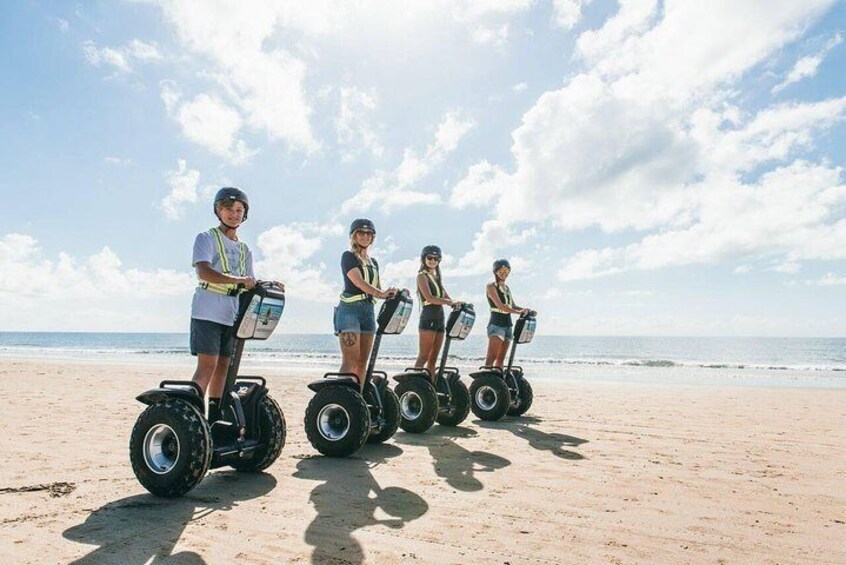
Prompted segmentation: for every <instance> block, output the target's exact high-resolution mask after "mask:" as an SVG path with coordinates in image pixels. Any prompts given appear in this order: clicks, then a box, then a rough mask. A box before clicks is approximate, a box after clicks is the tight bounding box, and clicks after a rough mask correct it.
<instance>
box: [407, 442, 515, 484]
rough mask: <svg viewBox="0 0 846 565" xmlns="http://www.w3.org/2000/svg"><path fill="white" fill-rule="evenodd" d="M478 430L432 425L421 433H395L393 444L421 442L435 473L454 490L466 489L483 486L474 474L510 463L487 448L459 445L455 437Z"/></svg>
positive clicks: (418, 443) (415, 443)
mask: <svg viewBox="0 0 846 565" xmlns="http://www.w3.org/2000/svg"><path fill="white" fill-rule="evenodd" d="M475 435H478V434H477V432H476V431H475V430H473V429H470V428H465V427H463V426H456V427H454V428H451V427H448V426H433V427H432V428H430V429H429V431H427V432H426V433H424V434H408V433H405V432H399V433H397V435H395V436H394V441H395V442H396V443H402V444H405V445H423V446H426V447H427V448H428V449H429V454H430V455H431V456H432V464H433V465H434V466H435V473H437V475H438V476H439V477H443V478H444V479H446V481H447V483H448V484H449V485H450V486H451V487H452V488H454V489H457V490H462V491H465V492H474V491H479V490H482V488H484V485H483V484H482V482H481V481H480V480H479V479H477V478H476V476H475V475H476V473H490V472H492V471H496V470H497V469H502V468H503V467H507V466H509V465H511V461H509V460H508V459H506V458H504V457H500V456H499V455H494V454H492V453H488V452H486V451H470V450H468V449H465V448H463V447H461V446H460V445H458V444H457V443H456V442H455V441H453V440H454V438H468V437H473V436H475Z"/></svg>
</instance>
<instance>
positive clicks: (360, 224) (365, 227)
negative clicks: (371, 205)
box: [350, 218, 376, 235]
mask: <svg viewBox="0 0 846 565" xmlns="http://www.w3.org/2000/svg"><path fill="white" fill-rule="evenodd" d="M357 231H369V232H372V233H373V235H376V226H374V225H373V222H371V221H370V220H368V219H367V218H359V219H357V220H353V223H351V224H350V235H352V234H354V233H355V232H357Z"/></svg>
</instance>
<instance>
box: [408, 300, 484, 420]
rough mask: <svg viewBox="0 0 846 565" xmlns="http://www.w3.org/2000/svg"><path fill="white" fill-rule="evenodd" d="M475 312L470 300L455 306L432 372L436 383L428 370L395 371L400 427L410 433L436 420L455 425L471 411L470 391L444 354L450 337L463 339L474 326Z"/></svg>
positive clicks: (447, 350) (450, 340) (447, 349)
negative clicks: (449, 364)
mask: <svg viewBox="0 0 846 565" xmlns="http://www.w3.org/2000/svg"><path fill="white" fill-rule="evenodd" d="M475 320H476V313H475V312H474V311H473V305H472V304H462V305H461V306H460V307H459V308H456V309H454V310H453V311H452V312H451V313H450V315H449V319H448V320H447V323H446V342H445V343H444V351H443V353H442V354H441V363H440V365H439V366H438V371H437V374H436V376H435V385H434V386H433V385H432V378H431V376H430V375H429V371H428V370H426V369H421V368H409V369H406V370H405V372H404V373H402V374H399V375H395V376H394V380H395V381H397V383H399V384H397V386H396V390H395V392H396V393H397V397H398V398H399V403H400V417H401V419H400V427H401V428H402V429H403V430H404V431H406V432H409V433H412V434H419V433H423V432H425V431H426V430H428V429H429V428H431V427H432V425H433V424H434V423H435V422H436V421H437V422H438V423H439V424H441V425H442V426H457V425H458V424H460V423H461V422H463V421H464V419H465V418H467V414H468V413H469V412H470V393H469V392H468V391H467V386H466V385H465V384H464V383H463V382H461V380H460V377H461V376H460V375H459V373H458V369H457V368H456V367H447V366H446V362H447V356H448V355H449V346H450V343H451V342H452V340H454V339H456V340H459V341H460V340H463V339H465V338H466V337H467V336H468V335H469V334H470V330H472V329H473V323H474V321H475Z"/></svg>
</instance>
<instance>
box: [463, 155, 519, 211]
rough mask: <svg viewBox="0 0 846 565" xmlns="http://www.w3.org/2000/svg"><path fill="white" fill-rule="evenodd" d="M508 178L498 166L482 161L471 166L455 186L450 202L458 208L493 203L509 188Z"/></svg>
mask: <svg viewBox="0 0 846 565" xmlns="http://www.w3.org/2000/svg"><path fill="white" fill-rule="evenodd" d="M508 180H509V178H508V175H506V174H505V172H503V170H502V169H500V168H499V167H498V166H496V165H491V164H490V163H488V162H487V161H482V162H480V163H477V164H475V165H473V166H471V167H470V168H469V169H468V170H467V175H466V176H465V177H464V178H463V179H462V180H460V181H459V182H458V183H457V184H456V185H455V186H454V187H453V189H452V195H451V196H450V199H449V203H450V205H452V206H455V207H456V208H465V207H467V206H487V205H490V204H493V203H494V202H495V201H496V200H497V199H498V198H499V197H500V196H501V195H502V194H503V193H504V192H505V191H506V190H507V183H508Z"/></svg>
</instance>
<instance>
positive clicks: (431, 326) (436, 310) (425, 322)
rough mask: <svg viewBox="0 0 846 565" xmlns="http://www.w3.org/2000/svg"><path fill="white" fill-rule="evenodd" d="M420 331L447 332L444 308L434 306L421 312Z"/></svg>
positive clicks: (425, 307) (427, 307)
mask: <svg viewBox="0 0 846 565" xmlns="http://www.w3.org/2000/svg"><path fill="white" fill-rule="evenodd" d="M418 329H421V330H426V331H430V332H437V333H444V331H446V326H445V325H444V307H443V306H434V305H430V306H424V307H423V311H422V312H420V324H419V325H418Z"/></svg>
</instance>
